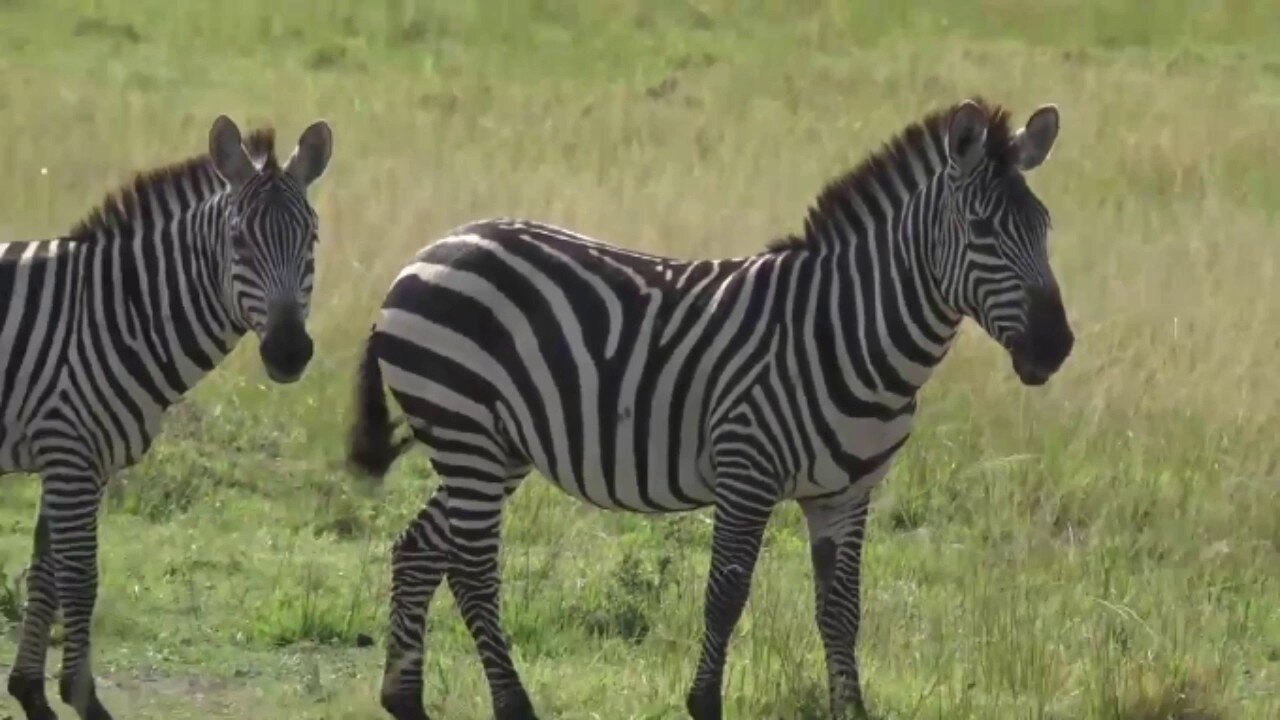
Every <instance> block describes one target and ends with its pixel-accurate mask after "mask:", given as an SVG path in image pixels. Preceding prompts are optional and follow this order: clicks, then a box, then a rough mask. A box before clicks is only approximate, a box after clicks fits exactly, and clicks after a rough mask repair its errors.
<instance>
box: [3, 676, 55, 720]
mask: <svg viewBox="0 0 1280 720" xmlns="http://www.w3.org/2000/svg"><path fill="white" fill-rule="evenodd" d="M9 695H11V696H13V699H14V700H17V701H18V704H19V705H20V706H22V712H23V714H24V715H26V716H27V720H58V714H57V713H55V712H54V711H53V708H52V707H50V706H49V698H48V697H46V696H45V694H44V678H42V677H40V678H29V677H23V676H21V675H10V676H9Z"/></svg>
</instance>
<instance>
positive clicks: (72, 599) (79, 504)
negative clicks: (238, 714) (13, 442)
mask: <svg viewBox="0 0 1280 720" xmlns="http://www.w3.org/2000/svg"><path fill="white" fill-rule="evenodd" d="M101 498H102V484H101V483H99V482H98V479H97V477H96V476H94V475H92V474H89V473H86V472H83V471H79V470H70V469H61V468H59V469H54V470H50V471H47V472H46V473H45V474H44V487H43V495H42V499H41V502H42V510H43V511H45V513H46V517H47V518H48V521H49V546H50V548H51V550H52V552H53V555H54V557H55V558H56V561H55V562H56V575H55V582H56V584H57V588H58V604H59V605H60V606H61V607H62V619H63V626H64V628H65V630H66V639H65V644H64V647H63V652H62V676H61V678H60V679H59V682H58V689H59V694H60V695H61V697H62V701H63V702H65V703H66V704H68V705H70V706H71V707H72V708H74V709H75V711H76V714H77V715H79V716H80V718H82V720H111V714H110V713H108V712H107V710H106V708H104V707H103V706H102V703H101V702H100V701H99V700H98V694H97V690H96V689H95V687H94V680H93V671H92V668H91V662H90V657H91V645H90V637H89V634H90V624H91V622H92V620H93V608H94V605H95V604H96V603H97V599H98V506H99V503H100V500H101Z"/></svg>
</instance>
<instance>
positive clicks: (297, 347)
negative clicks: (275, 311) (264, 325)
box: [258, 320, 315, 383]
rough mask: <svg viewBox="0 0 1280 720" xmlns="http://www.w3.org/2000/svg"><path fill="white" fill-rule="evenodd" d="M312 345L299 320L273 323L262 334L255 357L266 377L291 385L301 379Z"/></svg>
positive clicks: (311, 351) (308, 360) (309, 360)
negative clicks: (260, 358) (260, 360)
mask: <svg viewBox="0 0 1280 720" xmlns="http://www.w3.org/2000/svg"><path fill="white" fill-rule="evenodd" d="M314 350H315V343H313V342H312V340H311V336H310V335H308V334H307V329H306V327H305V326H304V325H303V324H302V322H301V321H300V320H295V321H291V322H285V323H277V324H274V325H273V326H272V327H269V328H268V330H267V332H265V333H263V335H262V343H261V345H259V347H258V354H259V355H261V357H262V365H263V367H265V368H266V369H267V375H268V376H270V377H271V379H272V380H273V381H275V382H278V383H291V382H294V381H296V380H297V379H298V378H300V377H302V373H303V371H305V370H306V369H307V363H309V362H311V355H312V353H313V352H314Z"/></svg>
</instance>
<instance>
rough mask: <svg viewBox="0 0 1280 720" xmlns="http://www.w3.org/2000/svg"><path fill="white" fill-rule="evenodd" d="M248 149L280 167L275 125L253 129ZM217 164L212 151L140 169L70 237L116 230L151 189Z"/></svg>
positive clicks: (203, 174) (258, 159) (204, 172)
mask: <svg viewBox="0 0 1280 720" xmlns="http://www.w3.org/2000/svg"><path fill="white" fill-rule="evenodd" d="M244 147H245V150H247V151H248V153H249V157H250V158H252V159H253V161H254V162H255V163H258V164H260V165H261V166H262V168H263V169H265V170H278V169H279V167H280V164H279V162H278V161H277V160H276V133H275V129H274V128H271V127H264V128H259V129H257V130H254V131H252V132H251V133H249V135H248V137H246V138H245V140H244ZM212 172H213V168H212V166H211V165H210V162H209V155H208V154H203V155H197V156H195V157H191V158H188V159H186V160H182V161H179V162H176V163H172V164H170V165H165V166H163V167H159V168H154V169H152V170H146V171H143V172H139V173H137V174H136V175H134V176H133V178H132V179H130V180H129V181H128V182H126V183H124V185H122V186H121V187H120V188H119V189H117V190H116V191H115V192H111V193H108V194H107V196H106V198H104V199H103V201H102V204H101V205H99V206H98V207H96V208H94V209H92V210H90V211H89V213H88V214H87V215H85V217H84V219H83V220H81V221H80V222H78V223H76V225H75V226H74V227H73V228H72V229H71V233H70V235H69V237H72V238H76V239H87V238H90V237H93V236H94V235H96V234H97V233H98V232H99V231H102V230H114V229H117V228H120V227H122V226H123V225H126V224H127V223H128V221H129V218H131V217H135V216H136V214H137V211H138V207H139V199H138V198H139V197H140V196H142V195H143V192H144V191H145V190H147V189H150V188H154V187H158V186H164V185H168V184H171V183H176V182H181V181H183V180H188V179H190V180H198V179H200V178H202V177H208V175H207V173H212Z"/></svg>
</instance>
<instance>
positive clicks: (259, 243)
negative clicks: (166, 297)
mask: <svg viewBox="0 0 1280 720" xmlns="http://www.w3.org/2000/svg"><path fill="white" fill-rule="evenodd" d="M332 150H333V134H332V132H331V131H330V129H329V126H328V124H326V123H325V122H324V121H323V120H321V121H317V122H315V123H314V124H312V125H311V126H310V127H308V128H307V129H306V130H305V131H304V132H303V133H302V137H301V138H299V140H298V146H297V148H296V149H295V150H294V151H293V154H292V155H291V156H290V157H289V159H288V161H287V162H285V164H284V166H283V167H281V166H280V165H278V164H277V162H276V160H275V158H274V157H273V156H271V155H270V154H268V156H267V157H266V158H262V159H260V161H261V162H260V165H259V164H255V163H254V161H253V159H251V158H250V157H249V154H248V152H246V150H245V147H244V145H243V143H242V142H241V138H240V130H239V129H238V128H237V127H236V125H235V123H233V122H232V121H231V120H230V118H227V117H226V116H225V115H224V116H220V117H219V118H218V119H217V120H216V121H214V124H213V128H212V129H211V130H210V132H209V157H210V158H211V159H212V164H213V168H214V170H216V171H217V173H218V175H220V176H221V177H222V179H223V180H224V181H225V182H226V183H227V186H228V190H227V195H226V201H225V203H224V204H223V206H222V213H223V215H222V222H221V223H219V226H220V227H221V228H222V229H223V231H222V233H221V235H222V237H221V238H220V239H221V241H222V242H223V246H224V253H225V254H224V257H226V258H227V259H228V261H227V262H226V263H225V264H224V273H223V278H224V291H225V295H226V302H227V306H228V310H229V311H230V313H231V315H232V317H234V318H236V319H237V320H238V321H239V323H240V325H241V326H242V327H245V328H249V329H252V330H253V331H254V333H255V334H257V336H258V340H259V346H258V350H259V354H260V355H261V357H262V364H263V366H264V367H265V368H266V370H267V375H268V376H269V377H270V378H271V379H272V380H274V381H276V382H279V383H291V382H294V381H295V380H297V379H298V378H300V377H302V373H303V371H304V370H306V367H307V363H308V362H309V361H310V360H311V353H312V349H313V344H312V341H311V336H310V335H308V334H307V328H306V320H307V316H308V315H309V314H310V306H311V288H312V284H313V280H314V275H315V244H316V239H317V237H318V229H319V223H318V219H317V216H316V213H315V210H313V209H312V208H311V204H310V203H309V202H308V201H307V195H306V191H307V188H308V187H309V186H310V185H311V183H312V182H314V181H315V180H316V179H317V178H319V177H320V175H321V174H323V173H324V170H325V166H326V165H328V163H329V156H330V154H331V152H332Z"/></svg>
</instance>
